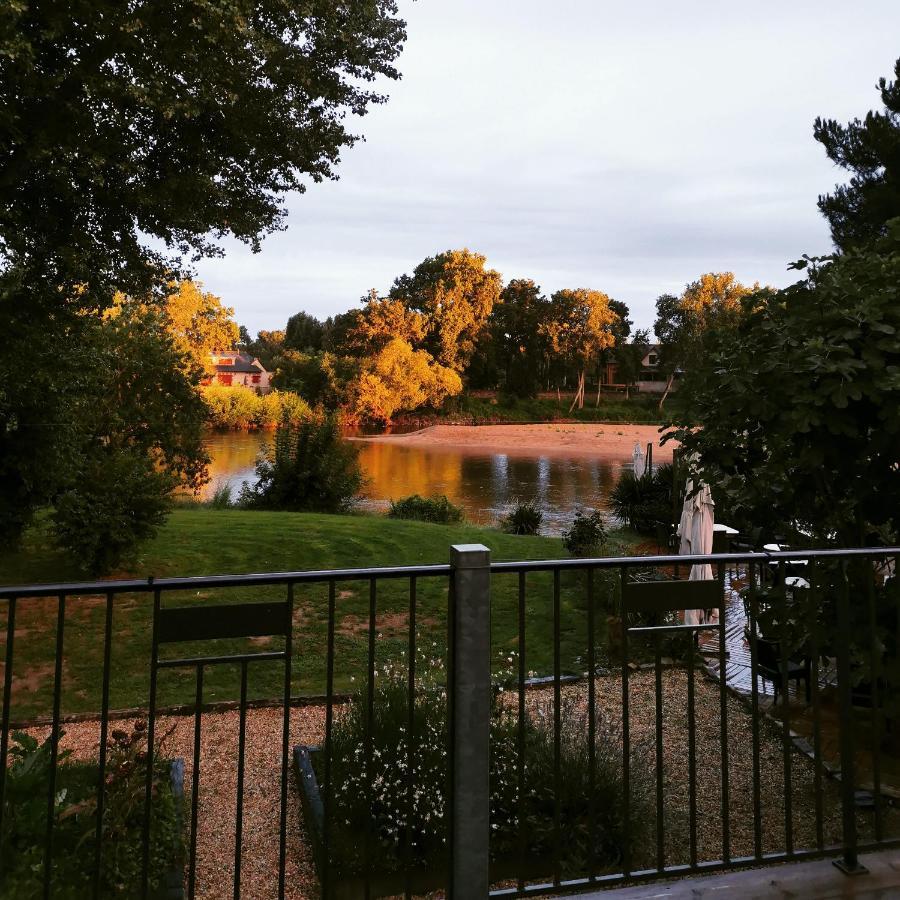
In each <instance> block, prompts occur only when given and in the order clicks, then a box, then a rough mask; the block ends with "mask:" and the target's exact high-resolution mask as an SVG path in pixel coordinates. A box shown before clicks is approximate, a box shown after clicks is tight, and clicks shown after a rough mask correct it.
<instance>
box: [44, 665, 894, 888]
mask: <svg viewBox="0 0 900 900" xmlns="http://www.w3.org/2000/svg"><path fill="white" fill-rule="evenodd" d="M629 681H630V685H631V693H630V699H631V716H630V721H631V737H632V745H633V746H634V747H635V748H637V749H636V752H637V754H638V759H641V760H643V761H644V762H645V765H644V766H643V767H641V771H642V772H643V777H644V782H645V789H647V790H649V791H650V803H649V807H648V809H649V815H650V817H651V821H650V822H649V823H648V826H649V833H650V835H651V836H653V835H655V813H654V809H655V806H654V803H653V796H654V795H653V793H652V792H653V790H654V784H655V782H654V780H653V779H654V773H655V748H654V729H655V699H654V684H655V682H654V676H653V673H652V672H637V673H635V674H634V675H633V676H631V677H630V679H629ZM563 695H564V696H565V697H567V698H568V702H569V703H571V704H572V705H573V707H575V708H576V709H580V710H581V711H582V712H584V710H585V709H586V686H585V685H580V684H579V685H572V686H567V687H565V688H563ZM686 698H687V677H686V673H685V672H684V671H683V670H667V671H666V672H664V674H663V711H664V715H663V729H664V732H663V733H664V742H663V746H664V751H663V756H664V760H663V763H664V773H665V803H666V817H667V822H666V862H667V864H673V863H678V862H687V853H688V767H687V747H688V726H687V712H686V711H687V699H686ZM550 702H552V691H547V690H540V691H533V692H530V693H529V695H528V704H529V707H530V708H531V709H532V710H535V711H536V710H538V709H539V708H541V707H544V708H546V705H547V704H548V703H550ZM597 705H598V710H599V714H600V716H601V717H602V718H603V719H604V720H605V722H606V724H607V725H608V726H609V727H610V728H611V729H612V731H613V732H616V731H617V730H618V729H619V728H620V726H621V680H620V679H619V678H618V677H603V678H598V679H597ZM579 718H580V717H579V716H577V714H576V716H575V717H574V719H573V718H572V717H568V718H567V721H569V722H573V721H575V722H577V721H579ZM696 723H697V748H698V765H697V779H698V784H697V824H698V835H697V840H698V857H699V859H700V860H703V859H718V858H721V852H722V843H721V842H722V828H721V808H722V807H721V794H720V791H721V777H720V762H721V760H720V750H719V688H718V685H717V684H715V683H713V682H711V681H710V680H709V679H707V678H705V677H703V676H702V675H700V674H698V675H697V680H696ZM281 726H282V714H281V711H280V710H279V709H253V710H249V711H248V714H247V745H246V774H245V797H244V855H243V862H242V879H241V881H242V896H244V897H247V898H260V900H263V898H265V900H268V898H272V897H274V896H277V891H276V887H277V869H278V845H279V840H278V829H279V796H280V748H281ZM157 727H158V733H159V734H164V733H165V732H167V731H168V730H169V729H170V728H173V729H174V730H173V731H172V733H171V734H170V735H169V737H168V738H167V740H166V744H165V747H164V748H163V752H164V753H165V755H167V756H171V757H183V758H184V760H185V770H186V771H185V776H186V778H185V780H186V783H185V791H186V794H187V796H188V797H189V796H190V780H191V778H192V771H193V766H192V753H193V717H190V716H187V717H184V716H182V717H161V718H160V719H159V720H158V726H157ZM323 727H324V709H322V708H320V707H300V708H296V709H294V710H292V714H291V746H292V747H293V746H294V745H296V744H299V743H317V742H319V741H320V740H321V737H322V730H323ZM98 731H99V729H98V725H97V723H96V722H86V723H78V724H71V725H66V726H65V737H64V738H63V741H62V746H64V747H68V748H71V749H73V750H74V751H75V755H76V756H78V757H80V758H90V757H94V756H96V750H97V742H98ZM760 731H761V754H760V765H761V771H762V779H761V797H762V809H763V816H762V833H763V850H764V851H774V850H778V849H781V848H783V847H784V846H785V845H784V815H785V813H784V799H783V794H784V775H783V761H782V760H783V757H782V746H781V741H780V737H779V736H778V734H777V733H776V732H774V730H773V729H772V727H771V726H770V725H769V724H768V723H766V722H763V723H761V726H760ZM237 732H238V713H237V712H236V711H228V712H222V713H212V712H210V713H206V714H204V716H203V728H202V741H201V744H202V750H201V754H202V758H201V773H202V774H201V781H200V817H199V820H200V828H199V837H198V858H197V878H198V888H199V889H198V896H200V897H205V898H224V897H228V896H231V894H232V878H233V858H234V833H235V797H236V782H237V766H236V763H237ZM33 733H34V734H35V735H36V736H45V735H47V734H48V733H49V729H47V728H43V729H35V730H33ZM728 746H729V756H730V760H729V782H730V802H729V810H730V818H731V853H732V855H733V856H741V855H750V854H752V853H753V802H752V801H753V795H752V786H751V773H752V740H751V723H750V717H749V715H748V713H747V712H746V710H745V707H744V706H743V705H742V704H741V703H740V701H738V700H737V699H736V698H734V697H732V696H730V695H729V697H728ZM791 761H792V791H791V798H792V806H793V810H792V823H793V828H794V844H795V847H798V848H799V847H810V846H814V844H815V838H816V834H815V806H814V790H813V787H814V782H813V769H812V764H811V763H810V762H809V760H807V759H806V757H804V756H802V755H800V754H798V753H793V754H792V756H791ZM291 768H293V767H291ZM635 768H638V767H637V766H636V767H635ZM823 788H824V789H823V806H824V809H825V816H824V822H823V830H824V838H825V843H826V844H828V843H832V842H835V841H837V840H838V838H839V836H840V806H839V802H838V792H837V785H836V784H835V783H834V782H831V781H828V780H827V779H826V780H825V781H824V783H823ZM858 818H859V827H860V831H861V834H862V835H865V834H868V833H869V832H870V830H871V824H872V823H871V818H872V817H871V813H866V812H861V813H860V814H859V816H858ZM886 830H887V831H888V833H900V827H898V822H897V821H896V812H895V811H893V810H891V811H890V812H889V815H888V817H887V829H886ZM654 847H655V841H654V840H653V839H652V837H651V839H650V840H649V841H648V842H647V852H646V858H645V859H644V858H642V859H636V860H635V866H636V867H639V866H638V865H637V864H638V863H644V864H646V865H649V866H652V865H654ZM287 885H288V897H290V898H298V900H299V898H313V897H317V896H318V885H317V880H316V876H315V869H314V865H313V861H312V855H311V851H310V848H309V845H308V843H307V841H306V835H305V829H304V826H303V824H302V822H301V821H300V813H299V799H298V794H297V786H296V784H295V782H294V775H293V772H291V778H290V794H289V805H288V862H287Z"/></svg>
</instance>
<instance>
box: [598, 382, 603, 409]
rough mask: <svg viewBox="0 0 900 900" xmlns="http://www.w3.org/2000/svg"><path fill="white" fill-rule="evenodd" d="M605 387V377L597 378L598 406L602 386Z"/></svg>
mask: <svg viewBox="0 0 900 900" xmlns="http://www.w3.org/2000/svg"><path fill="white" fill-rule="evenodd" d="M602 387H603V379H602V378H599V377H598V378H597V406H599V405H600V388H602Z"/></svg>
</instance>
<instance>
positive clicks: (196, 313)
mask: <svg viewBox="0 0 900 900" xmlns="http://www.w3.org/2000/svg"><path fill="white" fill-rule="evenodd" d="M202 288H203V286H202V285H201V284H199V283H197V282H194V281H182V282H180V283H179V284H178V288H177V290H175V291H174V292H173V293H170V294H169V295H168V296H167V297H166V304H165V312H166V319H167V321H168V328H169V332H170V333H171V335H172V338H173V340H174V343H175V347H176V348H177V350H178V351H179V352H180V353H183V354H184V355H186V356H188V357H189V358H190V359H191V360H192V361H193V362H194V363H195V364H196V365H197V366H199V367H200V368H202V369H203V370H204V371H205V372H211V371H212V370H213V367H212V363H211V361H210V353H212V352H213V351H215V350H230V349H231V348H232V347H234V345H235V344H236V343H237V342H238V338H239V336H240V333H239V329H238V326H237V323H236V322H235V321H234V319H233V318H232V316H234V310H233V309H232V308H231V307H228V306H222V301H221V300H220V299H219V298H218V297H217V296H216V295H215V294H212V293H210V292H209V291H204V290H203V289H202Z"/></svg>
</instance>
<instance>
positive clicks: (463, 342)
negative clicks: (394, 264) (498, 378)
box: [390, 249, 501, 373]
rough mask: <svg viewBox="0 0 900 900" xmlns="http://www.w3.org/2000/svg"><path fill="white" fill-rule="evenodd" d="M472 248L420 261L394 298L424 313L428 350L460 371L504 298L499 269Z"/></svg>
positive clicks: (395, 290)
mask: <svg viewBox="0 0 900 900" xmlns="http://www.w3.org/2000/svg"><path fill="white" fill-rule="evenodd" d="M486 263H487V259H486V257H484V256H482V255H481V254H479V253H473V252H471V251H470V250H467V249H463V250H447V251H445V252H444V253H439V254H438V255H437V256H432V257H429V258H428V259H426V260H424V261H422V262H421V263H419V265H418V266H416V268H415V269H414V271H413V273H412V275H401V276H400V277H399V278H397V279H396V280H395V281H394V285H393V287H392V288H391V292H390V296H391V299H392V300H400V301H401V302H402V303H403V304H404V306H406V307H407V308H408V309H410V310H415V311H417V312H420V313H422V315H423V317H424V321H425V328H426V331H427V333H426V336H425V341H424V346H423V349H425V350H427V351H428V352H429V353H430V354H431V355H432V356H433V357H434V359H435V360H437V362H438V363H440V364H441V365H442V366H447V367H448V368H450V369H453V370H454V371H456V372H457V373H459V372H462V371H463V370H464V369H465V368H466V366H467V365H468V363H469V361H470V360H471V358H472V354H473V353H474V351H475V342H476V340H477V339H478V337H479V335H480V334H481V332H482V329H483V328H484V327H485V323H486V322H487V319H488V316H490V314H491V310H492V309H493V308H494V304H495V303H497V301H498V300H499V297H500V288H501V278H500V273H499V272H495V271H494V270H493V269H488V268H486V267H485V264H486Z"/></svg>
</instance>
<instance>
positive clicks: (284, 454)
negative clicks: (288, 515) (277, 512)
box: [238, 416, 363, 513]
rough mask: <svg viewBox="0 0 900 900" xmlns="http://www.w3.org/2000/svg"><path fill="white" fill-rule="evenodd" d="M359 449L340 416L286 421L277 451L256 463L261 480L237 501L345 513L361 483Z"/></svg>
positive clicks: (252, 506) (245, 488) (277, 438)
mask: <svg viewBox="0 0 900 900" xmlns="http://www.w3.org/2000/svg"><path fill="white" fill-rule="evenodd" d="M358 456H359V451H358V450H357V448H356V446H355V445H354V444H352V443H351V442H350V441H345V440H344V439H343V437H342V435H341V430H340V427H339V425H338V420H337V417H335V416H324V417H316V418H312V419H308V420H306V421H303V422H299V423H298V422H293V421H289V420H287V419H286V420H284V421H283V422H282V423H281V425H280V426H279V427H278V432H277V434H276V435H275V446H274V449H272V450H268V451H266V452H265V453H264V454H263V455H262V456H260V458H259V459H258V460H257V463H256V476H257V482H256V484H255V485H253V486H252V487H251V486H250V485H248V484H246V483H245V484H244V486H243V488H242V490H241V495H240V499H239V501H238V502H239V505H240V506H243V507H245V508H249V509H287V510H294V511H297V512H303V511H306V512H327V513H335V512H343V511H345V510H346V509H347V508H348V507H349V506H350V504H351V503H352V502H353V500H354V499H355V498H356V495H357V493H358V492H359V489H360V487H362V484H363V475H362V471H361V469H360V467H359V459H358Z"/></svg>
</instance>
